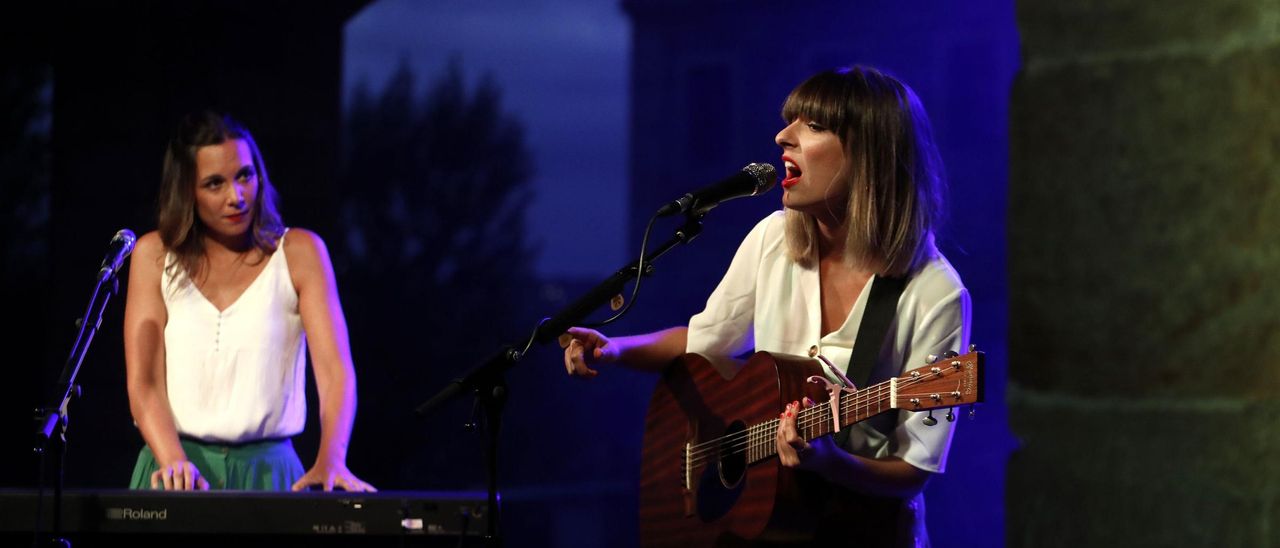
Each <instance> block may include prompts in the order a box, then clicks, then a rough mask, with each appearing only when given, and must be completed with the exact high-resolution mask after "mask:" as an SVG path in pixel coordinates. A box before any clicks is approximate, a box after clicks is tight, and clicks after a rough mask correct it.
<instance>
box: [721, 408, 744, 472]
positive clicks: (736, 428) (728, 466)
mask: <svg viewBox="0 0 1280 548" xmlns="http://www.w3.org/2000/svg"><path fill="white" fill-rule="evenodd" d="M746 430H747V425H746V424H744V423H743V422H742V421H734V422H733V423H732V424H730V425H729V427H728V428H726V429H725V431H724V437H722V438H720V466H719V468H720V483H721V484H722V485H724V486H725V487H728V488H730V489H732V488H733V487H735V486H737V485H738V482H741V481H742V476H743V475H744V474H746V473H747V446H746V443H744V440H745V439H746V437H747V436H746Z"/></svg>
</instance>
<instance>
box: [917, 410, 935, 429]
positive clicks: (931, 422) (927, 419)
mask: <svg viewBox="0 0 1280 548" xmlns="http://www.w3.org/2000/svg"><path fill="white" fill-rule="evenodd" d="M921 422H923V423H924V425H925V426H933V425H935V424H938V419H935V418H933V410H932V409H930V410H929V416H927V417H925V418H924V420H923V421H921Z"/></svg>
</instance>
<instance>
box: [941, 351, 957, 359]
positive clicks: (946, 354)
mask: <svg viewBox="0 0 1280 548" xmlns="http://www.w3.org/2000/svg"><path fill="white" fill-rule="evenodd" d="M959 355H960V353H959V352H956V351H955V350H948V351H946V352H943V353H942V357H944V358H954V357H956V356H959Z"/></svg>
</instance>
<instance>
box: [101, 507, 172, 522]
mask: <svg viewBox="0 0 1280 548" xmlns="http://www.w3.org/2000/svg"><path fill="white" fill-rule="evenodd" d="M107 519H115V520H165V519H169V509H168V508H165V509H164V510H147V509H144V508H107Z"/></svg>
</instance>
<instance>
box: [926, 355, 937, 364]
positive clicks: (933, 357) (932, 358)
mask: <svg viewBox="0 0 1280 548" xmlns="http://www.w3.org/2000/svg"><path fill="white" fill-rule="evenodd" d="M936 361H938V355H937V354H929V355H928V356H925V357H924V363H933V362H936Z"/></svg>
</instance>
